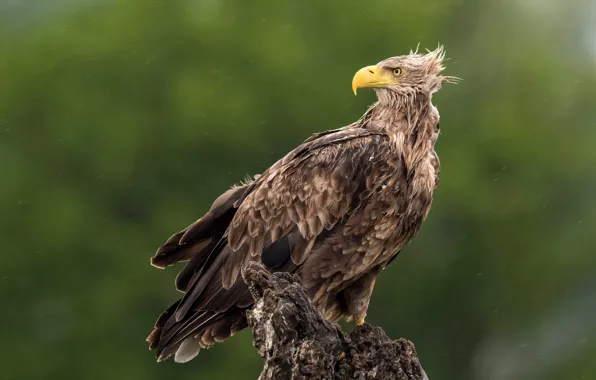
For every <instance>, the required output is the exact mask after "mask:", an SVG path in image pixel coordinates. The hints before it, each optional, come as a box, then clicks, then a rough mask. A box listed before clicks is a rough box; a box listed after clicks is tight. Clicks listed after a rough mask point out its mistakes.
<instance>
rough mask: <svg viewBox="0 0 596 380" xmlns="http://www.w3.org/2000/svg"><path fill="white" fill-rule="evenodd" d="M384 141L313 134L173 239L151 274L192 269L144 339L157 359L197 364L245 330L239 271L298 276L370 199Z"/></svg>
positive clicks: (346, 131) (366, 135)
mask: <svg viewBox="0 0 596 380" xmlns="http://www.w3.org/2000/svg"><path fill="white" fill-rule="evenodd" d="M388 140H389V138H388V136H387V135H385V134H383V133H381V132H375V131H370V130H367V129H363V128H353V127H350V128H342V129H339V130H334V131H328V132H323V133H320V134H316V135H313V136H312V137H311V138H309V139H308V140H306V141H305V142H304V143H303V144H301V145H300V146H298V147H297V148H296V149H294V150H293V151H291V152H290V153H288V154H287V155H286V156H285V157H284V158H282V159H281V160H279V161H278V162H276V163H275V164H274V165H272V166H271V167H270V168H269V169H268V170H266V171H265V172H264V173H262V174H261V175H260V176H257V177H256V178H255V180H254V181H252V182H250V183H247V184H245V185H243V186H240V187H235V188H232V189H230V190H228V191H227V192H226V193H224V194H223V195H222V196H220V197H219V198H218V199H217V200H216V201H215V202H214V204H213V205H212V207H211V209H210V211H209V212H208V213H207V214H206V215H205V216H203V217H202V218H201V219H199V220H197V221H196V222H195V223H193V224H192V225H191V226H189V227H188V228H186V229H185V230H183V231H181V232H179V233H177V234H175V235H173V236H172V237H171V238H170V239H169V240H168V241H167V242H166V243H165V244H164V245H163V246H162V247H161V248H160V249H159V250H158V251H157V253H156V255H155V256H154V257H153V259H152V263H153V265H155V266H158V267H165V266H167V265H170V264H173V263H175V262H177V261H188V260H190V261H189V262H188V264H187V265H186V266H185V268H184V269H183V270H182V271H181V272H180V273H179V275H178V277H177V279H176V286H177V288H178V289H179V290H181V291H183V292H184V293H185V294H184V296H183V298H182V299H181V300H179V301H178V302H176V303H175V304H173V305H172V306H171V307H170V308H168V310H166V311H165V312H164V313H163V314H162V316H161V317H160V318H159V319H158V321H157V323H156V325H155V328H154V330H153V332H152V333H151V335H150V336H149V338H148V341H149V342H150V343H151V347H152V348H157V349H158V355H159V356H160V357H161V358H165V357H167V356H169V355H171V354H172V353H173V352H174V351H176V350H177V349H178V352H180V351H184V350H186V349H187V348H188V350H189V351H191V352H193V355H196V353H194V351H196V349H197V348H198V347H205V346H209V345H211V344H213V343H214V342H215V341H220V340H223V339H225V338H227V337H228V336H229V335H230V334H231V333H233V332H234V331H236V330H239V329H241V328H243V327H245V326H246V320H245V315H244V311H245V310H246V309H247V308H249V307H250V306H251V304H252V299H251V297H250V294H249V292H248V289H247V286H246V284H245V283H244V282H243V280H242V279H241V278H239V274H240V273H241V271H242V269H243V268H245V267H246V264H247V263H248V262H249V261H251V260H257V261H261V262H263V263H264V264H265V265H267V266H268V267H269V268H270V269H271V270H281V271H290V272H292V271H296V270H297V269H299V268H300V266H301V264H303V263H304V261H305V259H306V258H307V257H308V256H309V253H311V250H312V248H313V246H314V245H315V243H317V244H323V243H324V242H325V238H326V236H329V232H330V231H332V230H333V229H334V227H335V226H336V225H338V224H340V223H341V221H342V220H347V218H349V217H350V215H351V214H352V213H354V212H355V211H356V210H357V209H358V208H359V205H360V204H362V202H363V200H364V199H365V198H366V197H367V196H368V194H369V191H368V189H370V188H371V187H373V183H374V182H375V181H376V180H377V179H378V178H376V176H375V173H374V171H375V168H377V167H379V166H385V167H386V163H387V161H386V160H387V155H388V154H391V153H392V152H391V147H390V144H389V143H388ZM354 228H355V227H353V228H352V229H354ZM309 267H310V266H309ZM309 270H311V271H312V270H316V268H314V269H313V268H310V269H309ZM314 277H320V276H316V275H315V276H314ZM186 346H188V347H186ZM193 350H194V351H193ZM185 355H186V354H185ZM177 356H178V354H177ZM182 356H183V355H181V357H182ZM190 356H192V355H190ZM192 357H194V356H192ZM192 357H191V358H192Z"/></svg>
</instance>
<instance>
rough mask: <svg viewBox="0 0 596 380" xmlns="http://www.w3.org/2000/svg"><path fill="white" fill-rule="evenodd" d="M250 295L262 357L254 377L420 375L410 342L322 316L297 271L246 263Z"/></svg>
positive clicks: (339, 379)
mask: <svg viewBox="0 0 596 380" xmlns="http://www.w3.org/2000/svg"><path fill="white" fill-rule="evenodd" d="M243 277H244V280H245V281H246V283H247V284H248V285H249V288H250V291H251V293H252V296H253V298H254V300H255V304H254V307H253V308H252V310H250V311H248V312H247V319H248V324H249V326H250V328H251V329H252V333H253V343H254V346H255V347H256V348H257V349H258V351H259V354H260V355H261V357H262V358H263V359H265V365H264V367H263V371H262V372H261V375H260V377H259V380H286V379H287V380H290V379H291V380H348V379H350V380H353V379H356V380H369V379H370V380H372V379H379V380H424V379H427V377H426V374H425V373H424V370H423V369H422V367H421V366H420V362H419V360H418V356H417V355H416V349H415V348H414V344H413V343H412V342H410V341H408V340H406V339H403V338H400V339H398V340H395V341H393V340H391V339H389V338H388V337H387V335H386V334H385V333H384V332H383V330H381V329H380V328H379V327H373V326H370V325H369V324H364V325H362V326H358V327H356V328H355V329H354V330H353V331H352V332H351V333H349V334H346V333H344V332H343V331H341V329H340V327H339V326H338V325H336V324H332V323H329V322H327V321H325V320H324V319H323V318H322V317H321V315H320V314H319V312H318V311H317V310H316V309H315V308H314V307H313V305H312V304H311V302H310V299H309V297H308V295H307V293H306V291H305V290H304V288H303V287H302V285H301V284H300V281H299V279H298V277H297V276H295V275H292V274H289V273H274V274H271V273H270V272H269V271H268V270H267V269H265V268H264V267H263V266H262V265H261V264H258V263H251V264H250V265H249V266H248V267H247V268H246V269H245V271H244V272H243Z"/></svg>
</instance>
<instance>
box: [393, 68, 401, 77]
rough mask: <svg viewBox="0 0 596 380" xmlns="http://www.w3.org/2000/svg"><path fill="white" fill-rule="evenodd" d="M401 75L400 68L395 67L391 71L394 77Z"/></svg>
mask: <svg viewBox="0 0 596 380" xmlns="http://www.w3.org/2000/svg"><path fill="white" fill-rule="evenodd" d="M402 73H403V70H402V69H401V67H396V68H394V69H393V74H394V75H401V74H402Z"/></svg>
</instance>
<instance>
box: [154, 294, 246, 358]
mask: <svg viewBox="0 0 596 380" xmlns="http://www.w3.org/2000/svg"><path fill="white" fill-rule="evenodd" d="M175 309H176V303H175V304H173V305H172V306H170V308H168V310H170V311H171V310H175ZM168 310H166V311H165V312H164V314H162V317H164V316H165V317H164V318H162V317H160V319H159V320H158V321H157V323H156V324H155V327H154V329H153V331H152V332H151V334H149V336H148V337H147V342H148V343H149V348H151V349H154V348H156V349H157V359H158V361H163V360H166V359H168V358H169V357H170V356H172V355H174V361H176V362H177V363H186V362H188V361H190V360H192V359H193V358H195V357H196V356H197V355H198V354H199V352H200V351H201V349H203V348H210V347H211V346H213V345H214V344H215V343H219V342H223V341H224V340H226V339H227V338H229V337H230V336H232V335H233V334H234V333H235V332H237V331H240V330H242V329H243V328H245V327H246V326H247V323H246V315H245V310H244V309H240V308H232V309H231V310H229V311H227V312H224V313H217V312H214V311H205V312H203V313H197V314H195V315H194V316H192V318H190V319H188V320H184V321H180V322H175V316H174V315H173V314H172V313H170V314H168Z"/></svg>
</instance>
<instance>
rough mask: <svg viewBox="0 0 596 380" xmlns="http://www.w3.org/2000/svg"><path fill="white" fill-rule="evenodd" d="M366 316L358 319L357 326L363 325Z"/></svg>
mask: <svg viewBox="0 0 596 380" xmlns="http://www.w3.org/2000/svg"><path fill="white" fill-rule="evenodd" d="M364 318H365V317H362V318H359V319H357V320H356V326H362V325H363V324H364V323H365V322H364Z"/></svg>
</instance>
